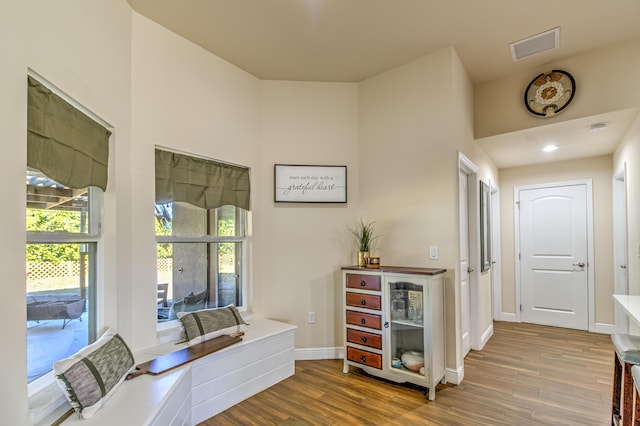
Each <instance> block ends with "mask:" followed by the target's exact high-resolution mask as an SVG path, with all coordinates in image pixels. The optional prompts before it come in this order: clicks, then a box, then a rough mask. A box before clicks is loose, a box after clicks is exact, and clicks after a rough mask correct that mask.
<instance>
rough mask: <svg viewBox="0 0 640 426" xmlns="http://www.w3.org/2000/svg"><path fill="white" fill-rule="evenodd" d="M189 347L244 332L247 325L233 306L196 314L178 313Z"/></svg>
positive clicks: (204, 310)
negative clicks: (224, 335) (225, 335)
mask: <svg viewBox="0 0 640 426" xmlns="http://www.w3.org/2000/svg"><path fill="white" fill-rule="evenodd" d="M178 318H179V319H180V322H181V323H182V326H183V327H184V332H185V334H186V336H187V342H188V344H189V346H192V345H195V344H197V343H202V342H204V341H206V340H210V339H215V338H216V337H219V336H222V335H223V334H233V333H240V332H244V331H245V330H246V329H247V323H246V322H244V320H243V319H242V317H241V316H240V312H238V309H237V308H236V307H235V306H233V305H229V306H225V307H224V308H214V309H201V310H199V311H194V312H178Z"/></svg>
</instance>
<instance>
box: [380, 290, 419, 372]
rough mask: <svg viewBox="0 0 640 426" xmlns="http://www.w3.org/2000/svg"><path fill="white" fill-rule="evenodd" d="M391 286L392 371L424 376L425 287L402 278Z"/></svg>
mask: <svg viewBox="0 0 640 426" xmlns="http://www.w3.org/2000/svg"><path fill="white" fill-rule="evenodd" d="M387 285H388V286H389V288H388V291H389V298H388V300H389V304H390V306H389V319H390V321H389V352H388V354H389V358H388V359H390V360H391V365H390V371H392V372H403V373H406V374H417V375H421V376H424V375H425V369H424V350H425V349H424V348H425V342H424V336H425V333H424V316H425V315H424V300H425V298H424V291H425V288H424V285H423V284H421V283H418V282H416V281H412V282H408V281H402V280H401V279H398V280H393V279H390V280H389V281H387Z"/></svg>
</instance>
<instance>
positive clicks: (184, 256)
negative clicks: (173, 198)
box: [156, 202, 247, 321]
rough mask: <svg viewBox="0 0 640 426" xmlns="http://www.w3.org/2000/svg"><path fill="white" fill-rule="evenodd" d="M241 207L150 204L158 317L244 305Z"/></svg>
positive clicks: (243, 216) (244, 221)
mask: <svg viewBox="0 0 640 426" xmlns="http://www.w3.org/2000/svg"><path fill="white" fill-rule="evenodd" d="M246 229H247V212H246V210H243V209H240V208H238V207H235V206H223V207H219V208H216V209H212V210H205V209H203V208H200V207H195V206H192V205H190V204H187V203H183V202H173V203H165V204H158V205H156V239H157V242H158V244H157V248H158V321H166V320H172V319H176V317H177V314H178V312H186V311H193V310H196V309H203V308H207V307H209V308H211V307H218V306H226V305H229V304H234V305H236V306H242V305H244V300H243V294H244V292H243V287H244V279H243V277H244V270H243V269H244V264H245V262H244V259H245V258H246V256H245V251H246V236H247V232H246Z"/></svg>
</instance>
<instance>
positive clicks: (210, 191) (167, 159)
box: [156, 149, 250, 210]
mask: <svg viewBox="0 0 640 426" xmlns="http://www.w3.org/2000/svg"><path fill="white" fill-rule="evenodd" d="M249 200H250V185H249V169H248V168H245V167H240V166H233V165H230V164H225V163H220V162H217V161H213V160H207V159H204V158H198V157H192V156H189V155H183V154H178V153H176V152H170V151H163V150H160V149H156V203H157V204H162V203H168V202H172V201H182V202H186V203H189V204H192V205H194V206H197V207H202V208H204V209H207V210H211V209H215V208H217V207H222V206H227V205H229V206H236V207H239V208H241V209H244V210H250V209H249Z"/></svg>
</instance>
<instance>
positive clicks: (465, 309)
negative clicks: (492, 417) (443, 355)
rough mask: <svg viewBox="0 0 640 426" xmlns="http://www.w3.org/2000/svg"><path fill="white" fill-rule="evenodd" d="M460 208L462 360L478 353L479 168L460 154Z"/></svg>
mask: <svg viewBox="0 0 640 426" xmlns="http://www.w3.org/2000/svg"><path fill="white" fill-rule="evenodd" d="M458 198H459V199H458V206H459V228H460V241H459V250H460V253H459V259H460V264H459V268H460V269H459V271H460V287H459V288H460V337H461V347H462V357H463V358H464V357H466V356H467V354H468V353H469V351H470V350H471V349H480V345H479V344H478V342H477V340H478V336H479V334H480V333H478V332H477V330H475V329H474V327H473V325H475V324H478V323H479V321H478V320H477V318H478V306H477V305H478V299H479V296H478V294H477V293H478V286H477V279H478V270H477V269H478V268H477V265H478V261H479V260H478V258H479V256H478V251H479V250H478V249H479V244H480V242H479V227H478V225H479V190H478V168H477V167H476V165H475V164H473V163H472V162H471V161H470V160H469V159H468V158H467V157H465V156H464V155H463V154H462V153H459V154H458Z"/></svg>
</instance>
